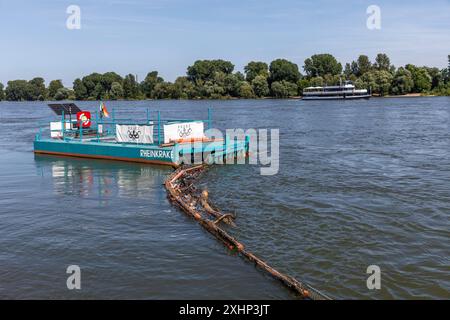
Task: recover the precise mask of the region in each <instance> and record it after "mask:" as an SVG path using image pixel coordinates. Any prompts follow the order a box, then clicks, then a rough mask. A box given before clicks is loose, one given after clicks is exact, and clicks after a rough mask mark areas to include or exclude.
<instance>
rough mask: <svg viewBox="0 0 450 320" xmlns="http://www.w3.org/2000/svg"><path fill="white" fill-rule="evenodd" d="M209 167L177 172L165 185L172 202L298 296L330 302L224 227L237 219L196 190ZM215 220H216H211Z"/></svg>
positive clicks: (203, 166) (200, 166)
mask: <svg viewBox="0 0 450 320" xmlns="http://www.w3.org/2000/svg"><path fill="white" fill-rule="evenodd" d="M205 168H206V165H204V164H202V165H197V166H190V167H180V168H178V169H177V170H176V171H174V172H173V173H172V174H171V175H170V176H169V177H168V178H167V180H166V181H165V187H166V189H167V192H168V198H169V200H170V201H171V202H172V203H173V204H175V205H176V206H178V207H179V208H181V209H182V210H183V211H184V212H185V213H186V214H188V215H189V216H191V217H193V218H194V219H195V220H197V221H198V223H199V224H200V225H201V226H202V227H204V228H205V229H206V230H207V231H208V232H209V233H211V234H212V235H214V236H215V237H216V238H217V239H218V240H220V241H221V242H222V243H223V244H224V245H226V246H227V247H228V248H229V249H230V250H236V251H237V252H239V254H240V255H241V256H243V257H245V258H246V259H247V260H249V261H251V262H253V263H255V265H256V266H257V267H259V268H260V269H261V270H264V271H265V272H267V273H268V274H270V275H271V276H272V277H274V278H275V279H278V280H280V281H281V282H282V283H283V284H284V285H286V286H287V287H288V288H290V289H291V290H293V291H294V292H295V293H297V294H298V295H299V296H300V297H301V298H304V299H313V300H328V299H329V298H328V297H327V296H325V295H324V294H322V293H320V292H319V291H317V290H316V289H314V288H312V287H311V286H309V285H307V284H305V283H301V282H300V281H298V280H296V279H295V278H293V277H290V276H287V275H285V274H283V273H281V272H279V271H277V270H275V269H274V268H272V267H271V266H269V265H268V264H267V263H266V262H264V261H263V260H262V259H260V258H258V257H257V256H255V255H254V254H253V253H251V252H249V251H247V250H246V249H245V246H244V245H243V244H242V243H240V242H239V241H237V240H236V239H235V238H234V237H232V236H231V235H230V234H228V233H227V232H226V231H225V230H223V229H222V228H221V227H220V224H221V223H222V222H223V223H227V224H229V225H232V226H235V223H234V219H235V216H234V215H232V214H224V213H222V212H221V211H220V210H219V209H217V208H213V206H212V205H211V204H209V202H208V192H207V191H206V190H204V191H203V192H200V191H198V190H197V188H196V187H195V181H196V180H197V178H198V177H199V175H200V174H201V173H202V172H203V171H204V170H205ZM211 218H212V219H211Z"/></svg>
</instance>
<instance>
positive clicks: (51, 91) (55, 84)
mask: <svg viewBox="0 0 450 320" xmlns="http://www.w3.org/2000/svg"><path fill="white" fill-rule="evenodd" d="M62 88H64V86H63V84H62V81H61V80H52V81H50V83H49V84H48V97H49V98H50V99H56V98H55V95H56V92H58V90H59V89H62Z"/></svg>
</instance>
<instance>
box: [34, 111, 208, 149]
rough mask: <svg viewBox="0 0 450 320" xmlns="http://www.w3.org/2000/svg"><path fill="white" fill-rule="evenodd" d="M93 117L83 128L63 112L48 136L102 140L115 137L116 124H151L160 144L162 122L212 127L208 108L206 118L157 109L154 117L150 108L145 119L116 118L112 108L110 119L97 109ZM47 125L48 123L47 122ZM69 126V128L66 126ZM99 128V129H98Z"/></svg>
mask: <svg viewBox="0 0 450 320" xmlns="http://www.w3.org/2000/svg"><path fill="white" fill-rule="evenodd" d="M94 115H95V117H94V119H91V125H90V127H89V128H83V125H82V123H80V122H79V121H77V120H72V119H66V115H65V114H64V112H63V113H62V114H61V120H60V123H61V129H55V130H51V129H50V136H51V133H52V132H58V133H60V134H61V136H60V137H59V138H60V139H61V140H63V141H71V140H76V141H83V139H84V138H86V137H89V138H90V141H92V140H96V141H97V142H102V141H104V140H107V139H108V138H110V139H112V138H113V137H114V139H115V135H116V133H115V128H116V125H127V124H128V125H152V126H153V127H154V129H153V141H154V143H155V144H157V145H160V144H162V143H163V142H164V124H169V123H182V122H194V121H196V122H199V121H201V122H203V123H205V124H206V125H207V129H210V128H211V127H212V110H211V109H210V108H208V119H207V120H198V119H176V118H171V119H163V118H161V112H160V111H157V116H156V118H155V119H153V118H152V117H151V113H150V110H149V109H147V110H146V119H145V122H143V121H136V120H135V119H132V118H118V117H116V113H115V110H114V109H112V112H111V118H110V120H108V119H106V118H103V117H100V116H99V113H98V112H97V111H95V112H94ZM47 125H48V124H47ZM67 127H69V128H67ZM99 128H101V130H99ZM43 133H44V130H43V128H42V126H40V127H39V132H38V133H37V134H36V136H35V140H41V139H42V135H43Z"/></svg>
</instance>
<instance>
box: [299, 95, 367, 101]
mask: <svg viewBox="0 0 450 320" xmlns="http://www.w3.org/2000/svg"><path fill="white" fill-rule="evenodd" d="M370 97H371V95H370V94H365V95H335V96H303V97H302V100H357V99H370Z"/></svg>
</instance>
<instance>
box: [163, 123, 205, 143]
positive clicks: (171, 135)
mask: <svg viewBox="0 0 450 320" xmlns="http://www.w3.org/2000/svg"><path fill="white" fill-rule="evenodd" d="M204 136H205V135H204V133H203V122H202V121H195V122H178V123H172V124H166V125H164V143H169V142H171V141H178V140H180V139H183V140H189V139H194V138H203V137H204Z"/></svg>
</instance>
